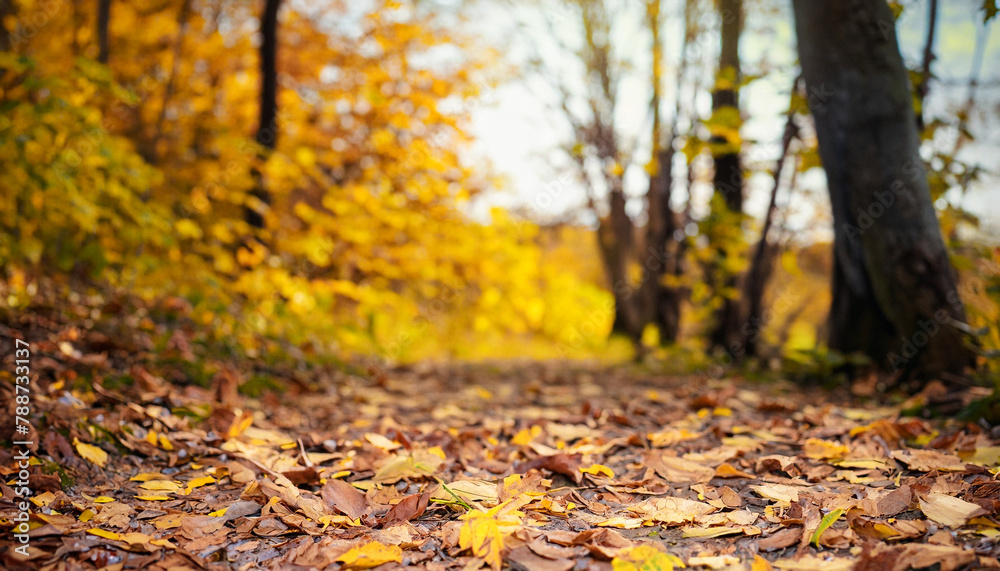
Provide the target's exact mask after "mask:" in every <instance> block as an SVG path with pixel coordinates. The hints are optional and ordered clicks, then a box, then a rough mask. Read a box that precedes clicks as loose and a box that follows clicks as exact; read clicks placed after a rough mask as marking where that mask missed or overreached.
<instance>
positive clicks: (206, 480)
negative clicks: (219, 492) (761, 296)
mask: <svg viewBox="0 0 1000 571" xmlns="http://www.w3.org/2000/svg"><path fill="white" fill-rule="evenodd" d="M214 483H215V478H213V477H211V476H202V477H200V478H195V479H193V480H191V481H190V482H188V485H187V488H185V489H184V495H185V496H186V495H188V494H190V493H191V491H192V490H194V489H195V488H200V487H202V486H205V485H207V484H214Z"/></svg>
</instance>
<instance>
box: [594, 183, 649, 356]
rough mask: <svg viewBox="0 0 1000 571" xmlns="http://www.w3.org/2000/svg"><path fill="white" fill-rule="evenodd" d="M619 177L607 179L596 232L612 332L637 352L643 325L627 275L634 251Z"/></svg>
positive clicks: (635, 296) (630, 221) (631, 228)
mask: <svg viewBox="0 0 1000 571" xmlns="http://www.w3.org/2000/svg"><path fill="white" fill-rule="evenodd" d="M622 182H623V181H622V180H621V177H608V183H609V185H610V186H611V192H610V197H609V201H608V205H609V207H610V213H609V215H608V219H607V221H605V222H602V224H601V227H600V228H599V229H598V232H599V234H600V239H601V250H602V253H603V257H604V265H605V268H606V269H607V272H608V277H609V278H610V281H611V291H612V294H613V295H614V298H615V320H614V323H613V324H612V326H611V331H612V333H615V334H620V335H626V336H628V337H629V339H630V340H631V341H632V343H633V344H634V345H635V346H636V349H637V350H639V349H640V346H639V344H640V341H641V338H642V328H643V322H642V319H641V316H640V315H639V313H640V312H639V307H638V305H639V304H638V303H637V295H636V293H637V292H636V291H635V290H634V287H633V285H632V283H631V280H630V279H629V275H628V261H629V259H630V258H631V256H632V253H633V251H634V244H633V243H634V239H633V232H634V226H633V224H632V219H631V218H629V216H628V213H627V212H625V191H624V189H623V188H622Z"/></svg>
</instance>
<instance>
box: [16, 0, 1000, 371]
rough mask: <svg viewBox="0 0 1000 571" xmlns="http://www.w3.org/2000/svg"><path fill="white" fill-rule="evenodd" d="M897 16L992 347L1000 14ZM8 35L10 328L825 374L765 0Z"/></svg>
mask: <svg viewBox="0 0 1000 571" xmlns="http://www.w3.org/2000/svg"><path fill="white" fill-rule="evenodd" d="M890 5H891V6H892V8H893V11H894V13H895V15H896V18H897V20H896V26H897V30H898V34H899V39H900V48H901V51H902V53H903V57H904V61H905V63H906V65H907V67H908V68H909V69H910V77H911V82H912V84H913V95H914V104H915V107H916V109H917V112H918V115H919V122H920V127H921V133H922V138H923V144H922V148H921V159H922V160H923V161H924V162H925V164H926V167H927V169H928V173H929V177H930V186H931V193H932V198H933V200H934V206H935V208H936V211H937V215H938V218H939V222H940V224H941V229H942V232H943V235H944V238H945V241H946V243H947V245H948V247H949V250H950V252H951V255H952V263H953V265H954V266H955V267H956V268H957V270H958V272H959V275H960V288H959V289H960V293H961V294H962V296H963V299H964V300H965V302H966V304H967V310H968V313H969V323H970V325H972V326H973V327H975V328H982V327H989V328H990V329H989V330H988V332H987V333H986V334H985V335H984V336H983V337H982V343H983V345H984V348H985V349H986V350H987V351H989V350H995V349H997V348H1000V337H998V333H997V327H996V325H997V323H998V321H1000V250H998V245H1000V209H998V208H997V206H996V205H997V203H998V201H1000V186H998V176H1000V172H998V169H1000V164H998V158H997V157H1000V152H998V151H1000V134H998V133H1000V130H998V129H997V127H998V126H1000V66H998V62H1000V31H998V30H997V28H996V25H995V22H994V20H993V16H994V15H995V14H996V4H995V3H994V2H991V1H987V2H985V3H984V2H982V1H981V0H977V1H971V0H969V1H964V0H963V1H953V2H938V1H936V0H919V1H904V2H893V3H890ZM0 17H2V23H3V26H2V29H0V188H2V190H3V192H2V198H0V201H2V202H0V224H2V228H0V262H2V264H3V270H2V272H3V273H2V278H3V280H2V281H3V283H2V284H0V288H2V291H0V294H2V295H0V309H2V311H3V312H5V313H6V314H8V315H9V314H11V313H12V312H18V311H25V310H32V308H34V309H36V310H38V309H39V308H49V309H51V308H55V310H56V311H60V312H70V313H73V314H74V315H75V317H76V318H77V319H80V320H82V322H83V323H84V326H85V327H91V326H92V327H99V326H100V325H101V324H102V323H107V322H109V321H108V320H110V319H112V316H113V320H114V322H115V323H116V324H120V326H121V327H131V328H137V329H139V330H143V329H145V330H148V331H149V332H151V337H150V338H151V340H152V341H151V342H152V343H153V344H154V345H155V346H158V347H167V346H169V345H170V344H171V342H172V340H174V341H176V339H175V329H178V328H179V329H183V330H184V331H186V332H187V333H188V337H189V338H190V339H191V342H192V343H193V344H194V346H195V347H194V349H193V350H195V351H205V352H216V353H218V352H219V351H222V352H223V354H238V355H246V356H250V357H253V358H258V359H263V360H267V359H285V358H288V357H292V358H294V359H306V358H316V359H335V360H337V359H357V358H359V357H360V358H365V359H370V362H372V363H376V362H379V363H380V362H385V361H388V362H393V363H398V362H410V361H415V360H419V359H462V360H478V359H503V358H522V357H527V358H569V359H594V358H596V359H602V360H611V361H621V360H628V359H631V358H633V357H635V356H639V357H643V358H647V359H652V360H655V361H656V362H659V363H664V364H666V365H667V366H669V367H672V368H677V369H678V370H681V369H692V368H702V367H710V366H725V365H728V364H730V363H732V362H733V361H738V360H743V359H751V360H752V362H754V363H758V364H760V365H762V366H766V367H770V366H776V365H784V366H785V367H786V368H788V370H794V368H795V367H813V368H816V367H819V368H824V367H830V366H835V365H836V364H838V363H841V362H843V361H844V360H845V359H849V357H848V356H843V355H837V354H835V353H834V352H831V351H829V350H827V349H826V348H825V345H824V343H823V332H824V323H825V321H826V317H827V313H828V311H829V305H830V293H829V292H830V282H831V277H830V272H831V265H832V258H831V256H832V250H831V240H832V236H833V232H832V219H831V215H830V205H829V199H828V197H827V193H826V185H825V178H824V174H823V171H822V168H820V166H821V165H820V162H819V158H818V153H817V149H816V139H815V135H814V132H813V129H812V124H811V119H810V117H809V114H808V108H807V105H806V104H807V103H809V104H815V103H816V102H817V101H819V102H822V98H823V97H824V94H823V93H821V92H816V90H813V91H812V92H810V90H807V89H806V88H805V86H804V85H803V84H802V83H801V82H800V81H798V80H797V78H798V76H799V71H798V63H797V54H796V46H795V34H794V28H793V25H792V15H791V8H790V6H789V5H788V3H787V2H784V1H779V0H716V1H713V0H648V1H632V2H626V1H624V0H566V1H561V0H549V1H532V0H523V1H521V0H505V1H503V2H483V1H474V0H469V1H467V2H462V1H459V0H453V1H446V0H440V1H431V0H420V1H418V0H411V1H367V0H360V1H358V0H352V1H350V2H348V1H338V0H330V1H311V2H306V1H304V0H302V1H297V0H284V1H281V0H259V1H244V0H225V1H223V0H134V1H130V2H121V1H116V0H92V1H68V0H62V1H60V0H37V1H36V0H0ZM74 312H75V313H74ZM727 313H728V314H732V315H737V316H738V318H737V319H736V320H735V323H736V326H737V327H740V325H741V324H742V326H743V327H740V329H741V335H742V336H743V337H742V340H741V341H740V346H739V347H737V348H735V349H734V348H733V346H732V345H731V344H730V343H727V342H726V341H725V340H726V339H727V338H728V337H727V335H728V334H731V333H732V332H731V331H730V332H727V331H725V329H726V328H727V327H732V325H727V323H730V322H732V320H727V319H725V318H723V317H722V316H723V315H725V314H727ZM164 324H167V325H166V326H164ZM174 344H175V345H176V342H175V343H174Z"/></svg>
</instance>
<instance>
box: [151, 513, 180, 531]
mask: <svg viewBox="0 0 1000 571" xmlns="http://www.w3.org/2000/svg"><path fill="white" fill-rule="evenodd" d="M186 517H188V514H184V513H178V514H166V515H161V516H160V517H158V518H155V519H154V520H153V525H154V526H156V529H174V528H177V527H180V526H181V524H183V523H184V518H186Z"/></svg>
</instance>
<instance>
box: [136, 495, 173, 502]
mask: <svg viewBox="0 0 1000 571" xmlns="http://www.w3.org/2000/svg"><path fill="white" fill-rule="evenodd" d="M135 499H137V500H142V501H144V502H165V501H167V500H172V499H173V498H171V497H170V496H136V497H135Z"/></svg>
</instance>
